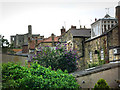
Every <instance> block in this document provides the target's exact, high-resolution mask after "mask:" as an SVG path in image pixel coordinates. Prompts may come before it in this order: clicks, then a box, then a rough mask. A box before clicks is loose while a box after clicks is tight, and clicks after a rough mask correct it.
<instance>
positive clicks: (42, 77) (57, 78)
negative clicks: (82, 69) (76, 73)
mask: <svg viewBox="0 0 120 90" xmlns="http://www.w3.org/2000/svg"><path fill="white" fill-rule="evenodd" d="M2 85H3V86H2V89H3V90H4V89H5V90H6V89H10V90H16V89H20V90H25V89H27V90H39V89H41V88H45V89H54V88H55V89H56V88H61V89H65V88H66V89H67V88H68V89H77V88H78V87H79V85H78V84H77V82H76V80H75V78H74V77H73V76H72V75H69V74H68V73H67V71H64V72H63V71H62V70H60V69H58V70H57V71H53V70H51V67H49V68H45V67H43V66H40V65H39V64H37V62H36V63H32V64H31V67H30V68H27V67H25V66H20V65H18V64H14V63H7V64H3V65H2Z"/></svg>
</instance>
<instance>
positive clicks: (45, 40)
mask: <svg viewBox="0 0 120 90" xmlns="http://www.w3.org/2000/svg"><path fill="white" fill-rule="evenodd" d="M58 38H59V37H54V42H58ZM43 42H52V37H49V38H45V39H44V40H43Z"/></svg>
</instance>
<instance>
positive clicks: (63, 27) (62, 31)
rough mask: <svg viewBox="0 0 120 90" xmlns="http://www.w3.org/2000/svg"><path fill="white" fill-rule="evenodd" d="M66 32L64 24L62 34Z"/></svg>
mask: <svg viewBox="0 0 120 90" xmlns="http://www.w3.org/2000/svg"><path fill="white" fill-rule="evenodd" d="M65 32H66V30H65V28H64V26H62V29H61V35H62V34H63V33H65Z"/></svg>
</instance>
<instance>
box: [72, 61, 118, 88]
mask: <svg viewBox="0 0 120 90" xmlns="http://www.w3.org/2000/svg"><path fill="white" fill-rule="evenodd" d="M72 74H73V75H74V76H75V77H76V80H77V82H78V83H79V85H80V86H81V87H82V88H93V87H94V85H95V83H97V81H98V80H99V79H100V78H103V79H105V80H106V82H107V83H108V85H109V86H110V87H111V88H118V83H117V82H116V80H120V76H119V74H120V62H119V63H109V64H105V65H102V66H98V67H96V68H93V69H91V70H90V69H86V70H84V71H78V72H74V73H72Z"/></svg>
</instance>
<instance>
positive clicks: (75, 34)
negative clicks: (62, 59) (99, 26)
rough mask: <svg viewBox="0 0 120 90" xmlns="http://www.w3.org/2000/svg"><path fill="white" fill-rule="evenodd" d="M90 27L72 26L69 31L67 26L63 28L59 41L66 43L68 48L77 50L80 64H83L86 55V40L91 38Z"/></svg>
mask: <svg viewBox="0 0 120 90" xmlns="http://www.w3.org/2000/svg"><path fill="white" fill-rule="evenodd" d="M90 33H91V32H90V29H87V28H85V27H84V28H81V27H80V28H79V29H77V28H76V26H71V28H70V29H69V30H68V31H65V28H64V27H62V29H61V36H60V37H59V42H61V43H64V44H66V47H67V50H75V51H77V53H78V55H79V57H80V60H78V62H79V65H78V66H81V67H82V66H83V65H84V63H83V57H84V42H85V40H87V39H88V38H90Z"/></svg>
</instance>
